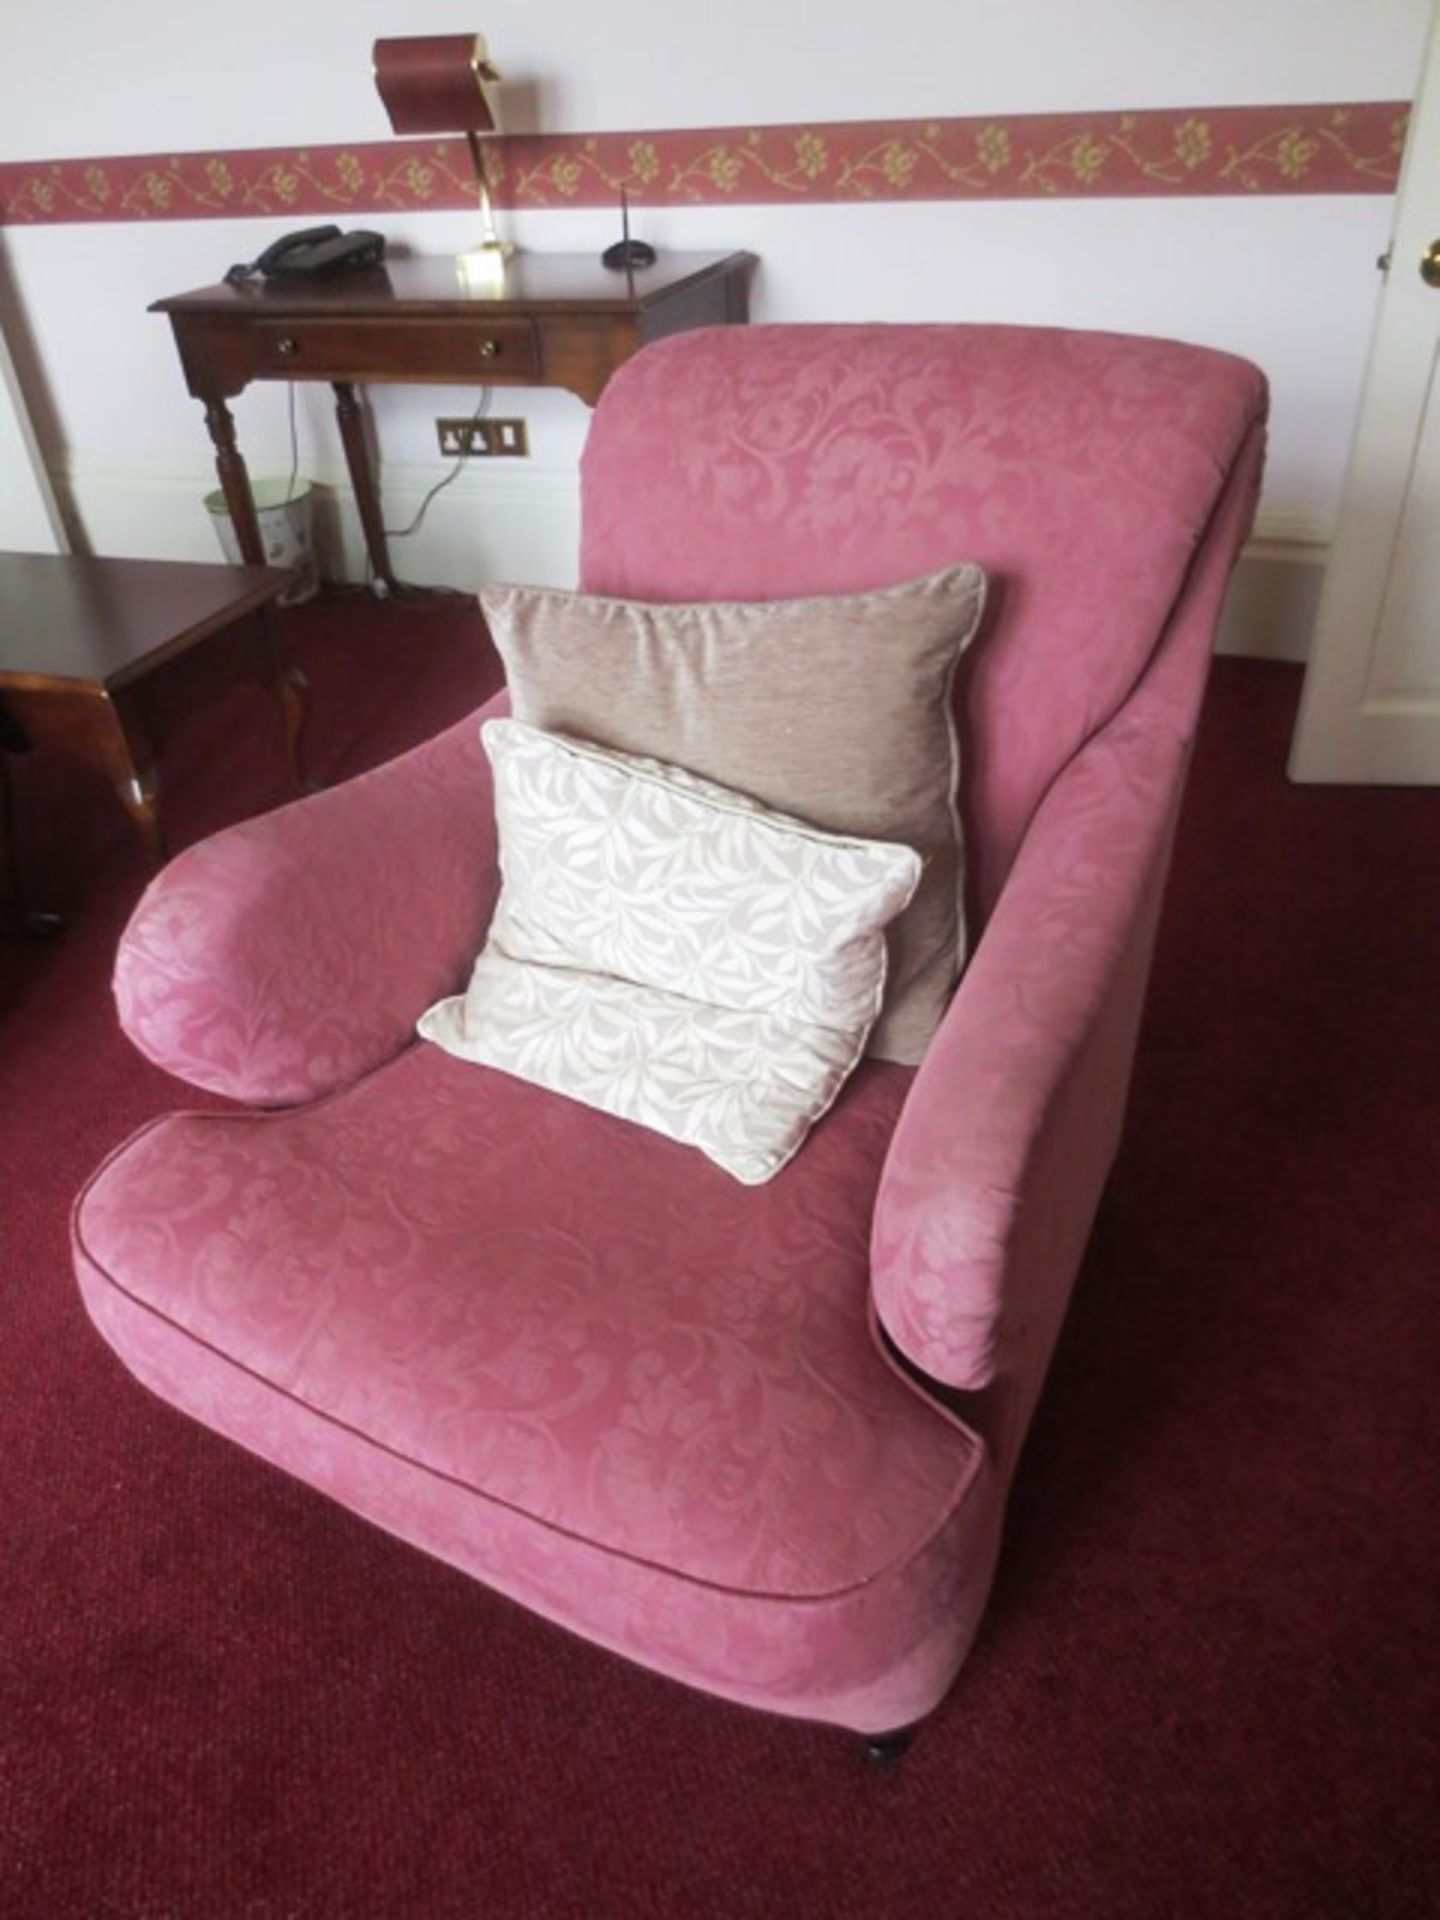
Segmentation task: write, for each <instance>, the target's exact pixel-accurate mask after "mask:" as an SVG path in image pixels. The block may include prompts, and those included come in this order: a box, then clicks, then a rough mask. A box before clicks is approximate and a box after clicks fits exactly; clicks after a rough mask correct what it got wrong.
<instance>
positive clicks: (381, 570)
mask: <svg viewBox="0 0 1440 1920" xmlns="http://www.w3.org/2000/svg"><path fill="white" fill-rule="evenodd" d="M330 384H331V385H332V386H333V387H334V389H335V418H336V420H337V422H338V423H339V427H340V438H341V440H342V442H343V443H344V447H345V463H346V465H347V466H348V467H349V469H350V484H351V485H352V486H353V487H354V489H355V504H356V506H357V507H358V508H359V509H360V525H361V527H362V528H363V529H364V532H365V550H366V552H367V553H368V554H369V556H370V568H371V571H372V572H373V573H374V575H375V578H376V579H377V580H383V581H384V583H385V585H386V586H387V587H388V588H389V590H390V592H391V593H396V592H398V591H399V587H400V582H399V581H398V580H397V579H396V578H395V576H394V574H393V573H392V572H391V571H390V552H389V549H388V548H387V546H386V544H385V521H384V518H383V516H382V515H381V512H380V497H379V495H378V494H377V493H376V491H375V469H374V465H373V463H372V461H371V458H370V436H369V433H368V431H367V427H366V420H365V413H364V410H363V409H362V407H361V405H360V402H359V401H358V400H357V399H356V398H355V389H354V387H353V386H352V385H351V383H350V382H349V381H348V380H333V381H332V382H331V383H330Z"/></svg>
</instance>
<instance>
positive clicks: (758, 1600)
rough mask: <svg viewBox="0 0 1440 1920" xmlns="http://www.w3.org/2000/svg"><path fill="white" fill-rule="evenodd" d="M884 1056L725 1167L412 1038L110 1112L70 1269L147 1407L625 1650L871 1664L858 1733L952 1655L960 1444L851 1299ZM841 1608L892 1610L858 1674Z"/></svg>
mask: <svg viewBox="0 0 1440 1920" xmlns="http://www.w3.org/2000/svg"><path fill="white" fill-rule="evenodd" d="M911 1078H912V1076H911V1074H910V1073H909V1072H908V1071H907V1070H905V1069H903V1068H900V1067H896V1066H892V1065H888V1064H884V1063H878V1062H866V1063H864V1064H863V1065H862V1067H861V1068H860V1070H859V1072H858V1073H857V1075H856V1077H855V1079H854V1080H853V1081H852V1083H851V1085H850V1086H849V1087H848V1088H847V1089H846V1091H845V1093H844V1094H843V1095H842V1096H841V1099H840V1100H839V1102H838V1103H837V1105H836V1107H835V1108H834V1109H833V1110H832V1112H831V1113H830V1115H828V1116H827V1118H826V1119H825V1120H824V1121H823V1122H822V1123H821V1125H820V1126H819V1128H818V1129H817V1131H816V1132H815V1134H814V1135H813V1136H812V1139H811V1141H810V1143H809V1145H808V1147H807V1150H806V1153H805V1154H804V1155H802V1156H801V1157H800V1159H799V1160H798V1161H796V1162H795V1163H794V1164H792V1166H791V1167H789V1168H787V1169H786V1170H785V1171H784V1172H783V1173H781V1174H780V1175H779V1176H778V1177H777V1178H776V1179H775V1180H774V1181H773V1182H771V1183H770V1184H769V1185H767V1186H764V1187H757V1188H747V1187H743V1186H740V1185H738V1184H737V1183H736V1182H734V1181H733V1180H731V1179H730V1178H729V1177H728V1176H727V1175H726V1174H725V1173H723V1172H722V1171H721V1170H720V1169H718V1168H717V1167H714V1166H712V1165H711V1164H710V1163H709V1162H708V1161H706V1160H705V1159H704V1158H702V1157H701V1156H700V1155H698V1154H695V1153H693V1152H691V1151H689V1150H688V1149H687V1148H685V1147H684V1146H681V1145H678V1144H676V1143H673V1142H670V1141H666V1140H660V1139H657V1138H656V1137H654V1136H653V1135H650V1134H647V1133H643V1132H641V1131H640V1130H638V1129H636V1128H634V1127H631V1126H629V1125H627V1124H626V1123H625V1122H623V1121H619V1120H612V1119H610V1118H608V1117H606V1116H603V1115H598V1114H595V1113H593V1112H591V1111H589V1110H588V1109H585V1108H583V1107H580V1106H577V1105H575V1104H574V1103H572V1102H569V1101H565V1100H560V1099H556V1098H555V1097H554V1096H553V1095H550V1094H547V1093H545V1092H543V1091H541V1090H538V1089H536V1088H533V1087H530V1086H528V1085H526V1084H524V1083H523V1082H520V1081H517V1080H513V1079H511V1078H510V1077H508V1076H506V1075H504V1074H500V1073H497V1072H494V1071H492V1070H490V1069H488V1068H483V1067H475V1066H473V1065H469V1064H464V1063H461V1062H458V1061H455V1060H453V1059H451V1058H449V1057H448V1056H447V1055H445V1054H443V1053H441V1052H440V1051H438V1050H437V1049H434V1048H428V1047H426V1048H415V1049H412V1050H411V1051H409V1052H407V1053H406V1054H403V1055H402V1056H400V1057H399V1058H398V1059H397V1060H395V1061H394V1062H392V1063H391V1064H390V1065H389V1066H387V1067H386V1068H384V1069H383V1070H381V1071H380V1072H378V1073H376V1074H372V1075H371V1076H370V1077H369V1078H367V1079H366V1080H364V1081H362V1082H360V1083H359V1084H358V1085H356V1086H355V1087H353V1088H351V1089H349V1090H347V1091H346V1092H344V1093H342V1094H339V1095H336V1096H333V1097H332V1098H330V1099H328V1100H325V1101H321V1102H318V1103H316V1104H315V1105H313V1106H310V1107H307V1108H303V1109H299V1110H295V1111H292V1112H288V1113H281V1114H268V1115H266V1114H252V1113H214V1112H211V1113H200V1114H196V1113H191V1114H180V1115H175V1116H172V1117H169V1118H167V1119H164V1120H161V1121H159V1122H157V1123H155V1124H154V1125H152V1126H151V1127H149V1128H148V1129H146V1130H145V1131H144V1132H142V1133H141V1134H139V1135H138V1136H136V1138H135V1139H134V1140H132V1141H131V1142H130V1143H129V1144H128V1145H127V1146H125V1147H123V1148H122V1149H120V1151H119V1152H118V1153H117V1154H116V1155H115V1156H113V1157H112V1158H111V1160H110V1161H109V1162H108V1163H107V1164H106V1165H105V1166H104V1167H103V1168H102V1169H101V1171H100V1172H99V1173H98V1174H97V1176H96V1177H95V1179H94V1180H93V1182H92V1183H91V1185H90V1188H89V1189H88V1191H87V1192H86V1194H85V1195H84V1196H83V1198H82V1200H81V1203H80V1206H79V1208H78V1209H77V1216H76V1226H75V1234H76V1251H77V1256H78V1265H79V1269H80V1272H81V1277H82V1284H83V1286H84V1288H85V1291H86V1295H87V1299H88V1303H89V1306H90V1310H91V1312H92V1314H93V1316H94V1318H95V1320H96V1322H97V1324H98V1325H99V1327H100V1329H101V1330H102V1332H104V1333H105V1335H106V1337H107V1338H108V1339H109V1340H110V1341H111V1343H112V1344H113V1345H114V1346H115V1347H116V1348H117V1349H118V1350H119V1352H120V1353H121V1355H122V1357H123V1358H124V1359H125V1360H126V1361H127V1363H128V1364H129V1365H130V1366H131V1367H132V1369H133V1370H134V1371H135V1372H136V1373H137V1374H139V1376H140V1377H141V1378H142V1379H144V1380H146V1381H147V1382H148V1384H150V1385H152V1386H154V1387H155V1388H156V1389H157V1391H159V1392H160V1393H161V1394H162V1395H163V1396H164V1397H165V1398H167V1399H170V1400H172V1401H176V1402H178V1403H179V1404H180V1405H182V1406H184V1407H186V1408H187V1410H189V1411H191V1412H194V1413H197V1414H198V1415H199V1417H201V1418H202V1419H203V1420H205V1421H206V1422H207V1423H208V1424H210V1425H211V1426H214V1427H217V1428H219V1429H220V1430H221V1431H223V1432H225V1433H227V1434H228V1435H229V1436H230V1437H232V1438H234V1439H237V1440H239V1441H241V1442H242V1443H244V1444H246V1445H248V1446H250V1447H252V1448H253V1449H254V1450H255V1451H257V1452H259V1453H261V1454H262V1455H264V1456H266V1457H267V1458H269V1459H271V1460H273V1461H275V1462H276V1463H277V1464H279V1465H281V1466H282V1467H286V1468H289V1469H290V1470H292V1471H293V1472H295V1473H297V1474H298V1475H300V1476H301V1477H302V1478H303V1479H305V1480H307V1481H310V1482H312V1483H314V1482H316V1481H318V1482H320V1483H322V1484H325V1485H326V1486H327V1487H328V1489H329V1490H330V1491H331V1492H333V1493H335V1494H336V1495H337V1496H338V1497H339V1498H340V1499H342V1500H344V1501H346V1502H347V1503H348V1504H349V1505H351V1506H352V1507H355V1508H356V1509H358V1510H359V1511H361V1512H363V1513H367V1514H369V1515H370V1516H371V1517H372V1518H375V1519H378V1520H380V1521H381V1522H382V1524H385V1525H387V1526H389V1527H391V1529H392V1530H393V1531H395V1532H398V1533H401V1534H402V1535H404V1536H405V1537H407V1538H410V1539H412V1540H415V1541H416V1542H417V1543H418V1544H420V1545H422V1546H425V1547H427V1548H428V1549H430V1550H431V1551H432V1552H435V1553H436V1554H438V1555H440V1556H441V1557H442V1558H445V1559H448V1560H450V1561H452V1562H453V1563H454V1564H456V1565H459V1566H461V1567H463V1568H464V1569H465V1570H466V1571H468V1572H470V1573H473V1574H476V1575H478V1576H479V1577H480V1578H482V1579H485V1580H488V1581H489V1582H490V1583H491V1584H493V1585H496V1586H498V1587H500V1588H501V1589H502V1590H503V1591H509V1592H511V1593H513V1594H515V1595H516V1597H519V1598H521V1599H523V1600H525V1601H526V1603H527V1604H529V1605H531V1606H535V1607H538V1609H539V1610H540V1611H542V1612H545V1613H547V1614H549V1615H550V1617H552V1618H555V1619H559V1620H561V1621H562V1622H563V1623H565V1624H567V1625H570V1626H573V1627H575V1628H576V1629H577V1630H579V1631H581V1632H584V1633H586V1634H587V1635H589V1636H590V1637H592V1638H594V1639H598V1640H600V1641H602V1642H603V1643H606V1644H610V1645H612V1646H616V1647H619V1648H620V1649H621V1650H622V1651H630V1650H633V1649H632V1648H631V1646H630V1641H631V1640H639V1641H645V1640H649V1641H653V1638H654V1634H655V1631H656V1627H655V1622H656V1618H657V1612H656V1610H657V1608H658V1609H660V1613H659V1616H658V1617H659V1618H661V1619H664V1618H665V1615H666V1613H667V1611H668V1613H669V1614H670V1616H671V1618H670V1621H669V1627H668V1637H669V1642H670V1648H671V1654H672V1661H671V1670H672V1671H673V1672H675V1673H677V1674H678V1675H679V1676H680V1677H682V1678H687V1679H692V1680H695V1681H697V1682H698V1683H699V1684H703V1685H707V1686H710V1687H712V1688H717V1690H720V1691H725V1692H730V1693H732V1694H733V1695H734V1697H737V1698H749V1699H756V1698H766V1699H769V1698H771V1697H772V1696H773V1695H774V1694H775V1693H777V1692H778V1693H779V1694H780V1695H781V1696H786V1695H789V1694H792V1693H793V1692H794V1690H795V1689H796V1688H798V1689H799V1691H800V1696H801V1698H800V1701H799V1705H798V1707H797V1708H796V1709H795V1710H799V1711H813V1712H816V1713H817V1714H819V1715H820V1716H821V1717H828V1713H829V1707H828V1699H829V1695H830V1693H831V1692H833V1691H834V1690H835V1689H836V1688H837V1687H838V1689H839V1691H840V1692H841V1693H845V1692H853V1690H854V1687H855V1686H856V1684H857V1678H860V1683H861V1687H862V1692H863V1691H864V1688H865V1687H868V1686H870V1685H872V1684H873V1683H875V1681H876V1680H877V1678H878V1677H881V1676H884V1677H885V1678H884V1680H883V1683H882V1684H881V1686H880V1693H879V1696H878V1697H877V1704H876V1705H875V1708H874V1711H873V1713H870V1719H871V1721H872V1723H873V1724H874V1725H876V1726H886V1725H892V1724H895V1716H896V1714H897V1713H899V1714H902V1715H903V1714H906V1713H909V1712H911V1711H912V1709H918V1710H920V1711H923V1710H924V1709H925V1707H926V1706H928V1705H929V1704H933V1698H934V1697H938V1692H939V1691H940V1690H943V1686H944V1684H946V1683H947V1682H948V1679H949V1677H950V1670H951V1669H953V1666H954V1664H955V1638H956V1634H955V1617H954V1616H955V1610H956V1606H957V1604H958V1603H957V1599H956V1595H955V1592H954V1591H953V1588H951V1587H950V1586H948V1585H947V1581H946V1578H945V1575H944V1572H943V1568H944V1566H947V1565H949V1564H951V1561H952V1556H953V1552H954V1546H955V1534H956V1527H957V1524H958V1525H961V1526H963V1527H966V1528H968V1527H969V1526H970V1524H971V1517H970V1516H968V1515H966V1514H965V1513H964V1512H963V1510H964V1508H965V1503H966V1500H967V1496H968V1494H969V1492H970V1490H971V1489H972V1487H973V1484H974V1483H975V1481H976V1478H977V1475H978V1474H979V1473H980V1470H981V1466H982V1458H981V1448H980V1445H979V1443H978V1442H977V1441H976V1439H975V1438H974V1436H973V1435H972V1434H971V1433H970V1432H969V1431H968V1430H967V1429H966V1428H964V1427H963V1426H961V1425H960V1424H958V1423H957V1422H955V1421H953V1420H952V1419H951V1418H950V1417H949V1416H948V1415H947V1414H945V1413H944V1412H942V1411H941V1410H939V1409H938V1408H937V1407H935V1406H934V1405H933V1404H932V1403H931V1402H930V1401H928V1400H926V1399H925V1398H923V1397H922V1396H921V1395H920V1394H919V1393H918V1392H917V1390H916V1389H915V1388H914V1387H913V1386H912V1385H911V1384H910V1382H909V1381H908V1380H907V1379H905V1378H904V1377H903V1376H902V1375H901V1374H900V1373H899V1372H898V1370H896V1369H895V1368H893V1367H892V1365H891V1364H890V1362H889V1361H888V1360H887V1359H886V1358H885V1356H884V1355H883V1354H882V1352H881V1350H880V1349H879V1347H878V1346H877V1344H876V1342H875V1340H874V1338H873V1336H872V1334H871V1331H870V1326H869V1323H868V1319H867V1291H868V1272H869V1262H868V1245H867V1241H868V1233H869V1225H870V1216H871V1211H872V1205H873V1197H874V1191H875V1187H876V1184H877V1181H878V1178H879V1173H880V1167H881V1163H882V1160H883V1156H884V1153H885V1149H886V1145H887V1143H888V1141H889V1138H890V1134H891V1131H892V1129H893V1126H894V1122H895V1119H896V1116H897V1114H898V1112H899V1108H900V1106H901V1103H902V1101H903V1098H904V1094H905V1091H906V1089H907V1087H908V1085H909V1083H910V1080H911ZM896 1583H898V1585H899V1587H900V1588H906V1587H907V1586H908V1588H909V1589H910V1590H911V1592H912V1597H913V1599H914V1601H915V1604H914V1605H910V1604H907V1603H905V1602H903V1601H897V1600H896V1598H895V1593H894V1592H893V1591H892V1589H893V1588H894V1586H895V1585H896ZM887 1595H888V1597H887ZM784 1603H791V1607H790V1612H789V1614H788V1616H787V1611H786V1607H785V1605H784ZM757 1605H758V1607H759V1617H760V1618H761V1619H762V1620H763V1622H764V1629H763V1633H764V1638H765V1643H766V1647H767V1652H766V1654H765V1656H764V1658H763V1659H760V1660H758V1661H757V1657H756V1653H755V1648H754V1636H755V1632H756V1626H755V1622H754V1621H753V1620H750V1619H749V1615H750V1614H751V1613H752V1612H753V1611H754V1609H755V1607H756V1606H757ZM855 1605H859V1606H860V1607H862V1608H863V1609H864V1610H865V1611H866V1613H867V1615H868V1614H870V1613H871V1612H873V1611H874V1610H875V1609H876V1608H877V1607H878V1608H881V1609H884V1608H887V1607H888V1609H889V1615H890V1619H889V1625H888V1626H885V1627H882V1629H881V1631H880V1632H879V1633H877V1632H876V1629H875V1627H874V1625H873V1624H872V1625H871V1627H870V1628H869V1629H868V1630H867V1631H866V1632H865V1633H863V1634H860V1635H858V1637H857V1636H855V1635H854V1633H853V1629H852V1628H851V1627H849V1626H844V1625H843V1624H842V1627H841V1628H840V1629H839V1630H840V1633H841V1640H842V1642H843V1643H844V1645H845V1646H846V1647H852V1648H853V1650H854V1656H855V1657H860V1658H861V1665H862V1667H863V1670H864V1674H863V1678H861V1677H860V1676H857V1673H856V1671H855V1670H854V1661H853V1658H852V1655H851V1654H847V1653H844V1652H840V1651H837V1648H836V1646H835V1644H834V1643H833V1635H834V1632H835V1631H836V1630H837V1629H836V1625H835V1622H836V1619H837V1618H838V1619H839V1620H840V1621H841V1622H842V1623H843V1622H844V1621H845V1620H846V1619H847V1618H848V1614H849V1611H850V1610H853V1607H854V1606H855ZM736 1607H738V1609H739V1611H738V1613H736V1612H735V1610H734V1609H735V1608H736ZM917 1607H918V1611H917ZM937 1609H938V1611H937ZM637 1610H638V1614H637ZM638 1616H643V1617H644V1619H645V1620H648V1622H649V1628H648V1633H645V1632H641V1630H640V1628H639V1626H638V1624H637V1617H638ZM942 1619H943V1622H944V1625H943V1631H941V1630H940V1628H941V1621H942ZM827 1623H828V1624H827ZM932 1632H933V1633H934V1635H935V1642H934V1649H932V1650H931V1651H930V1652H925V1651H923V1649H924V1648H925V1647H927V1646H928V1645H929V1641H928V1639H927V1636H929V1635H930V1634H932ZM737 1633H738V1634H739V1636H740V1640H741V1642H743V1643H744V1644H743V1646H741V1647H737V1646H736V1644H735V1636H736V1634H737ZM897 1635H898V1637H899V1646H900V1648H901V1649H903V1650H904V1651H903V1652H902V1655H901V1657H900V1658H899V1660H898V1663H897V1659H896V1636H897ZM917 1647H919V1648H921V1649H922V1651H921V1653H920V1654H919V1656H918V1658H919V1660H920V1668H919V1669H916V1670H914V1671H911V1670H910V1667H911V1666H913V1662H910V1652H911V1651H913V1649H915V1648H917ZM941 1647H943V1649H944V1652H943V1656H942V1655H941V1654H940V1653H939V1652H938V1651H937V1650H938V1649H940V1648H941ZM652 1654H653V1648H652ZM862 1656H863V1657H862ZM936 1661H939V1662H940V1664H941V1665H943V1668H944V1671H943V1673H942V1672H939V1671H938V1670H937V1669H936V1664H935V1663H936ZM727 1662H729V1663H730V1665H731V1667H732V1668H733V1672H732V1673H730V1674H729V1675H728V1676H727V1674H726V1672H725V1671H723V1669H724V1668H725V1666H726V1663H727ZM927 1662H929V1665H928V1666H927V1664H926V1663H927ZM907 1663H909V1664H907ZM897 1666H898V1670H899V1672H900V1674H901V1685H900V1692H899V1694H898V1695H896V1694H895V1693H894V1685H895V1680H896V1670H897ZM922 1669H923V1671H921V1670H922ZM916 1685H918V1686H919V1689H920V1691H919V1693H914V1692H913V1688H914V1687H915V1686H916ZM907 1688H909V1689H911V1691H907V1690H906V1689H907ZM757 1689H758V1691H757ZM807 1689H809V1690H810V1692H809V1693H807V1691H806V1690H807ZM892 1699H893V1702H894V1704H893V1707H892V1705H891V1700H892ZM867 1712H869V1710H868V1709H867V1708H866V1707H865V1706H864V1705H863V1704H862V1705H861V1706H860V1707H859V1708H858V1709H857V1708H856V1707H855V1704H854V1701H853V1700H852V1701H851V1703H850V1706H849V1707H848V1708H847V1709H846V1713H848V1716H849V1718H850V1719H851V1720H852V1722H853V1723H856V1724H861V1725H864V1724H866V1716H867ZM857 1715H858V1718H857ZM837 1717H845V1714H844V1713H842V1714H839V1715H837Z"/></svg>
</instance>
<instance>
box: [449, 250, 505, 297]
mask: <svg viewBox="0 0 1440 1920" xmlns="http://www.w3.org/2000/svg"><path fill="white" fill-rule="evenodd" d="M514 257H515V249H514V247H513V246H512V245H511V243H510V242H509V241H508V240H482V241H481V243H480V245H479V246H478V247H470V248H469V249H468V250H467V251H466V252H464V253H457V254H456V256H455V272H456V274H457V276H458V278H459V280H460V282H461V285H462V286H466V287H474V288H477V289H478V288H484V287H498V286H500V285H501V284H502V282H503V281H504V279H505V262H506V261H507V260H512V259H513V258H514Z"/></svg>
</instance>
